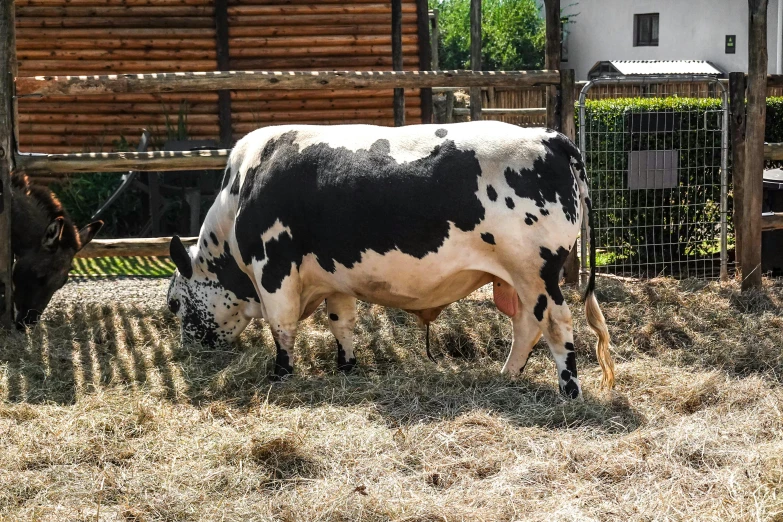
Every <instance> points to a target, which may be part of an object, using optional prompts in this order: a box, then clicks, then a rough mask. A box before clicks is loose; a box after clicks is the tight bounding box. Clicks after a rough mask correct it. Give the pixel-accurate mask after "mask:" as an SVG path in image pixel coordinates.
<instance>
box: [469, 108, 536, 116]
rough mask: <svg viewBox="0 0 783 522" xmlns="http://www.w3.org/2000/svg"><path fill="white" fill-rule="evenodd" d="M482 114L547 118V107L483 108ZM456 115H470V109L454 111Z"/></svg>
mask: <svg viewBox="0 0 783 522" xmlns="http://www.w3.org/2000/svg"><path fill="white" fill-rule="evenodd" d="M481 113H482V114H497V115H503V114H505V115H510V114H513V115H516V116H545V115H546V108H545V107H531V108H529V109H502V108H499V109H485V108H483V107H482V108H481ZM454 114H457V115H467V114H470V109H463V108H459V107H458V108H456V109H454Z"/></svg>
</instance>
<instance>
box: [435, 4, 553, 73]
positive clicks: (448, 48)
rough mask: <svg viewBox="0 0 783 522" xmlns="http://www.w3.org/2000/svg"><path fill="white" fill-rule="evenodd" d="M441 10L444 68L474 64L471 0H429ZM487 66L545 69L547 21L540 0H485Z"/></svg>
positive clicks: (484, 58) (484, 62)
mask: <svg viewBox="0 0 783 522" xmlns="http://www.w3.org/2000/svg"><path fill="white" fill-rule="evenodd" d="M429 3H430V9H438V11H439V19H438V23H439V29H440V41H439V44H438V45H439V58H440V64H439V66H440V68H441V69H469V68H470V0H429ZM482 4H483V5H482V20H481V30H482V38H481V40H482V42H481V44H482V53H481V66H482V69H484V70H522V69H541V68H543V65H544V47H545V25H546V24H545V22H544V20H543V19H542V18H541V13H540V11H539V6H538V5H537V2H536V0H483V2H482Z"/></svg>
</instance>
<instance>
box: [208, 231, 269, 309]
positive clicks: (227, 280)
mask: <svg viewBox="0 0 783 522" xmlns="http://www.w3.org/2000/svg"><path fill="white" fill-rule="evenodd" d="M207 270H209V271H210V272H212V273H213V274H215V275H216V276H217V279H218V282H219V283H220V286H222V287H223V288H225V289H226V290H230V291H231V292H233V293H234V295H235V296H237V299H242V300H244V301H250V300H253V301H258V295H257V294H256V288H255V286H253V281H252V280H251V279H250V278H249V277H248V275H247V274H246V273H244V272H243V271H242V270H240V268H239V265H238V264H237V262H236V260H235V259H234V256H233V255H231V248H230V247H229V246H228V242H227V241H224V242H223V253H222V254H221V255H220V256H219V257H215V258H213V259H211V260H209V261H208V262H207Z"/></svg>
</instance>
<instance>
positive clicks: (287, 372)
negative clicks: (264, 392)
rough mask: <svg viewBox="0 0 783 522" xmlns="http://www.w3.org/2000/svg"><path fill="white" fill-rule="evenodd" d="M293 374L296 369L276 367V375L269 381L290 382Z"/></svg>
mask: <svg viewBox="0 0 783 522" xmlns="http://www.w3.org/2000/svg"><path fill="white" fill-rule="evenodd" d="M293 374H294V369H293V368H291V367H290V366H277V365H275V373H273V374H272V375H270V376H269V380H270V381H272V382H283V381H285V380H288V379H289V378H290V377H291V376H292V375H293Z"/></svg>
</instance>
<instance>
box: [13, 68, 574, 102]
mask: <svg viewBox="0 0 783 522" xmlns="http://www.w3.org/2000/svg"><path fill="white" fill-rule="evenodd" d="M559 83H560V71H547V70H542V71H367V72H362V71H325V72H324V71H289V72H281V71H227V72H182V73H152V74H112V75H108V76H35V77H19V78H16V94H17V96H32V95H40V96H47V95H84V94H117V93H167V92H202V91H214V90H221V89H228V90H248V89H365V88H370V89H393V88H406V89H417V88H425V87H450V86H464V87H481V86H486V85H493V86H496V87H531V86H535V85H557V84H559Z"/></svg>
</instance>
